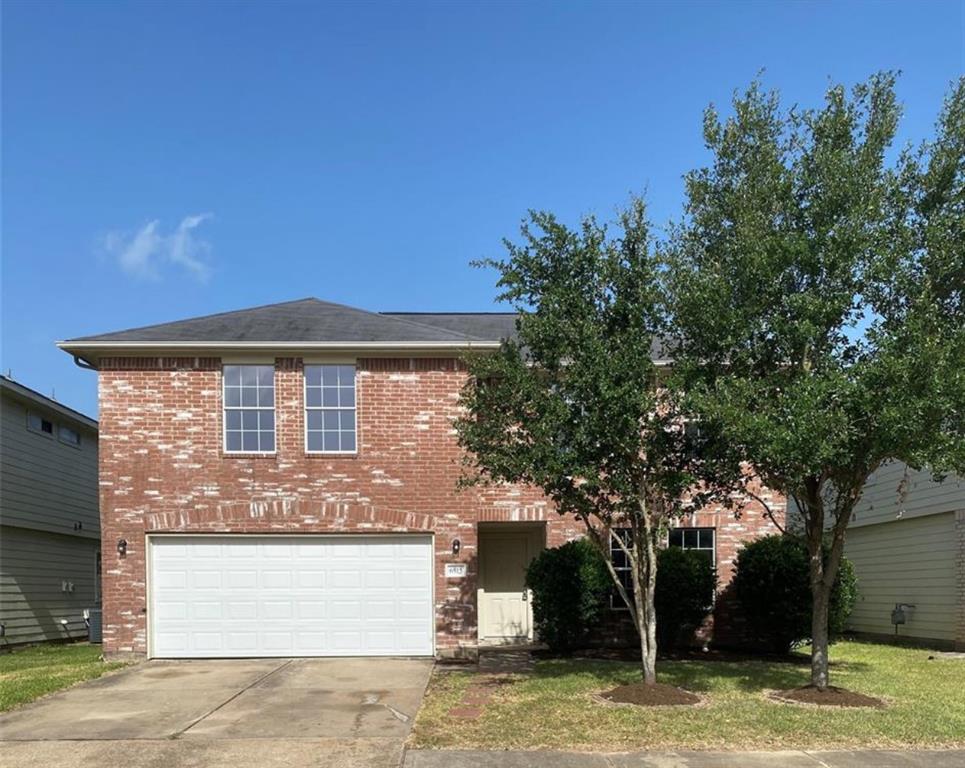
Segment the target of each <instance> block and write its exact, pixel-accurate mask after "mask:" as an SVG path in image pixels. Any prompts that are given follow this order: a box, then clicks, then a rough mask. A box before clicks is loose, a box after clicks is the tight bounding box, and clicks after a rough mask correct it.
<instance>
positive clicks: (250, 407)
mask: <svg viewBox="0 0 965 768" xmlns="http://www.w3.org/2000/svg"><path fill="white" fill-rule="evenodd" d="M224 425H225V427H224V447H225V451H226V452H228V453H274V451H275V367H274V366H273V365H226V366H225V367H224Z"/></svg>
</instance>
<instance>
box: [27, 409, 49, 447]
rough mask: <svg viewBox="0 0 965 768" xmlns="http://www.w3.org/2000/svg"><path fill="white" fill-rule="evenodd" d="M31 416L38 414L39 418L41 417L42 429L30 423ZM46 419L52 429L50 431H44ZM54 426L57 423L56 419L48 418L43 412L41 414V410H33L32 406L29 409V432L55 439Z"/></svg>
mask: <svg viewBox="0 0 965 768" xmlns="http://www.w3.org/2000/svg"><path fill="white" fill-rule="evenodd" d="M31 416H36V417H37V418H39V419H40V425H41V429H37V428H36V427H34V426H32V425H31V424H30V417H31ZM45 421H46V422H47V423H48V424H50V431H49V432H46V431H44V429H43V423H44V422H45ZM54 428H55V424H54V420H53V419H48V418H47V417H46V416H44V415H43V414H41V413H40V411H34V410H31V409H30V408H28V409H27V431H28V432H32V433H33V434H35V435H40V436H41V437H45V438H47V439H48V440H53V439H54Z"/></svg>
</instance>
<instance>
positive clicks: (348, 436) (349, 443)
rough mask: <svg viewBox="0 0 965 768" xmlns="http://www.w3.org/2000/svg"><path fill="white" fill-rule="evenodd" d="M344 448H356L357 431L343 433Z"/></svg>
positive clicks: (348, 449)
mask: <svg viewBox="0 0 965 768" xmlns="http://www.w3.org/2000/svg"><path fill="white" fill-rule="evenodd" d="M342 450H343V451H354V450H355V433H354V432H343V433H342Z"/></svg>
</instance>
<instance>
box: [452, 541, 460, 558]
mask: <svg viewBox="0 0 965 768" xmlns="http://www.w3.org/2000/svg"><path fill="white" fill-rule="evenodd" d="M460 549H462V542H461V541H459V539H453V540H452V554H454V555H458V554H459V550H460Z"/></svg>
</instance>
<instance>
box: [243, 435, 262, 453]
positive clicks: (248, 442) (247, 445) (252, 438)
mask: <svg viewBox="0 0 965 768" xmlns="http://www.w3.org/2000/svg"><path fill="white" fill-rule="evenodd" d="M241 449H242V450H243V451H257V450H258V433H257V432H242V433H241Z"/></svg>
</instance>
